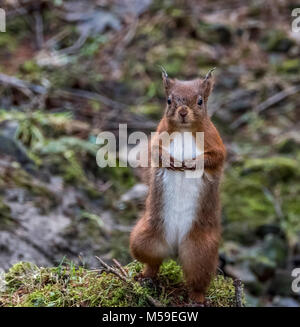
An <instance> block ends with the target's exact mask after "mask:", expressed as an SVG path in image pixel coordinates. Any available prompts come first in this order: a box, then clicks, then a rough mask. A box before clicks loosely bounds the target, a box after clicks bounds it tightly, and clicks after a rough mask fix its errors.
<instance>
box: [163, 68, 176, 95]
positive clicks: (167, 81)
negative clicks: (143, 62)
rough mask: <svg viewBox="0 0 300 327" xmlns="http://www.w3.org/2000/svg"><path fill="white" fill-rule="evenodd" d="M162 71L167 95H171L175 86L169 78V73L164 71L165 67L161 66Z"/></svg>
mask: <svg viewBox="0 0 300 327" xmlns="http://www.w3.org/2000/svg"><path fill="white" fill-rule="evenodd" d="M160 68H161V71H162V79H163V84H164V87H165V91H166V93H167V94H169V92H170V89H171V87H172V85H173V80H172V79H170V78H169V76H168V73H167V71H166V70H165V69H164V67H163V66H160Z"/></svg>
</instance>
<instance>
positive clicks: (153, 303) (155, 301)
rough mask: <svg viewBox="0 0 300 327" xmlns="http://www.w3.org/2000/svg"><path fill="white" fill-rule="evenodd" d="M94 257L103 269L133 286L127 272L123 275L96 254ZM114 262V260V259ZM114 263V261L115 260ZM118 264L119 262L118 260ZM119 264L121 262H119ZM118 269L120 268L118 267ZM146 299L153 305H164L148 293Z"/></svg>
mask: <svg viewBox="0 0 300 327" xmlns="http://www.w3.org/2000/svg"><path fill="white" fill-rule="evenodd" d="M96 259H97V260H99V261H100V263H101V265H102V266H103V268H104V270H105V271H106V272H108V273H112V274H114V275H116V276H117V277H119V278H120V279H121V280H123V281H124V282H125V283H127V284H129V285H130V286H133V284H134V283H135V282H134V281H133V280H131V279H130V278H129V277H126V276H127V274H126V275H125V276H124V275H123V273H120V272H119V271H118V270H117V269H115V268H113V267H111V266H109V265H108V264H107V263H106V262H104V261H103V260H102V259H101V258H99V257H97V256H96ZM114 262H115V261H114ZM115 263H116V262H115ZM116 264H117V263H116ZM118 264H120V263H119V262H118ZM120 265H121V264H120ZM119 269H120V268H119ZM122 269H124V268H123V267H122ZM146 298H147V301H148V302H149V303H150V304H151V305H153V306H154V307H163V306H164V305H163V304H162V303H160V302H159V301H158V300H156V299H154V298H153V297H152V296H150V295H146Z"/></svg>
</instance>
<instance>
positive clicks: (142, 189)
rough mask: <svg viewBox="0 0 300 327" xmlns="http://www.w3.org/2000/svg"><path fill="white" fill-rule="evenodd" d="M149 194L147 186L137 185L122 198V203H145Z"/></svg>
mask: <svg viewBox="0 0 300 327" xmlns="http://www.w3.org/2000/svg"><path fill="white" fill-rule="evenodd" d="M147 193H148V186H147V185H145V184H135V185H134V186H133V187H132V188H131V189H130V190H129V191H127V192H126V193H125V194H123V195H122V197H121V202H124V203H128V202H132V201H133V202H141V201H143V200H144V199H145V198H146V196H147Z"/></svg>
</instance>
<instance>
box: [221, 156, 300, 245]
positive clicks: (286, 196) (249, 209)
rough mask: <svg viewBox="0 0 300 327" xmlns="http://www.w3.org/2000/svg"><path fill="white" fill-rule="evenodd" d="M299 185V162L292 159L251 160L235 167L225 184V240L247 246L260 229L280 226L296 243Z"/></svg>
mask: <svg viewBox="0 0 300 327" xmlns="http://www.w3.org/2000/svg"><path fill="white" fill-rule="evenodd" d="M299 181H300V169H299V165H298V163H297V160H295V159H292V158H289V157H284V156H276V157H268V158H260V159H248V160H245V162H244V163H242V164H241V165H240V166H237V167H232V168H231V169H230V170H229V171H227V172H226V174H225V178H224V182H223V184H222V205H223V212H224V233H225V238H229V239H237V240H239V241H241V242H246V243H247V242H249V241H252V238H254V237H255V234H254V233H253V232H254V231H255V230H256V229H257V228H258V227H260V226H262V225H265V224H272V223H276V224H278V223H279V225H280V227H281V228H282V229H283V231H285V232H286V233H287V234H288V238H289V240H290V241H291V242H294V241H295V239H296V237H297V234H298V233H299V231H300V223H299V219H297V218H296V217H297V216H298V217H299V212H300V206H299V202H298V201H297V197H299V195H300V187H299V186H298V185H299ZM278 207H279V210H278ZM280 211H281V212H280Z"/></svg>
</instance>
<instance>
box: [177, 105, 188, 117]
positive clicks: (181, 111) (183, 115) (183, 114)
mask: <svg viewBox="0 0 300 327" xmlns="http://www.w3.org/2000/svg"><path fill="white" fill-rule="evenodd" d="M187 114H188V111H187V109H186V108H185V107H183V108H181V109H180V110H179V115H180V116H181V117H185V116H186V115H187Z"/></svg>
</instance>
